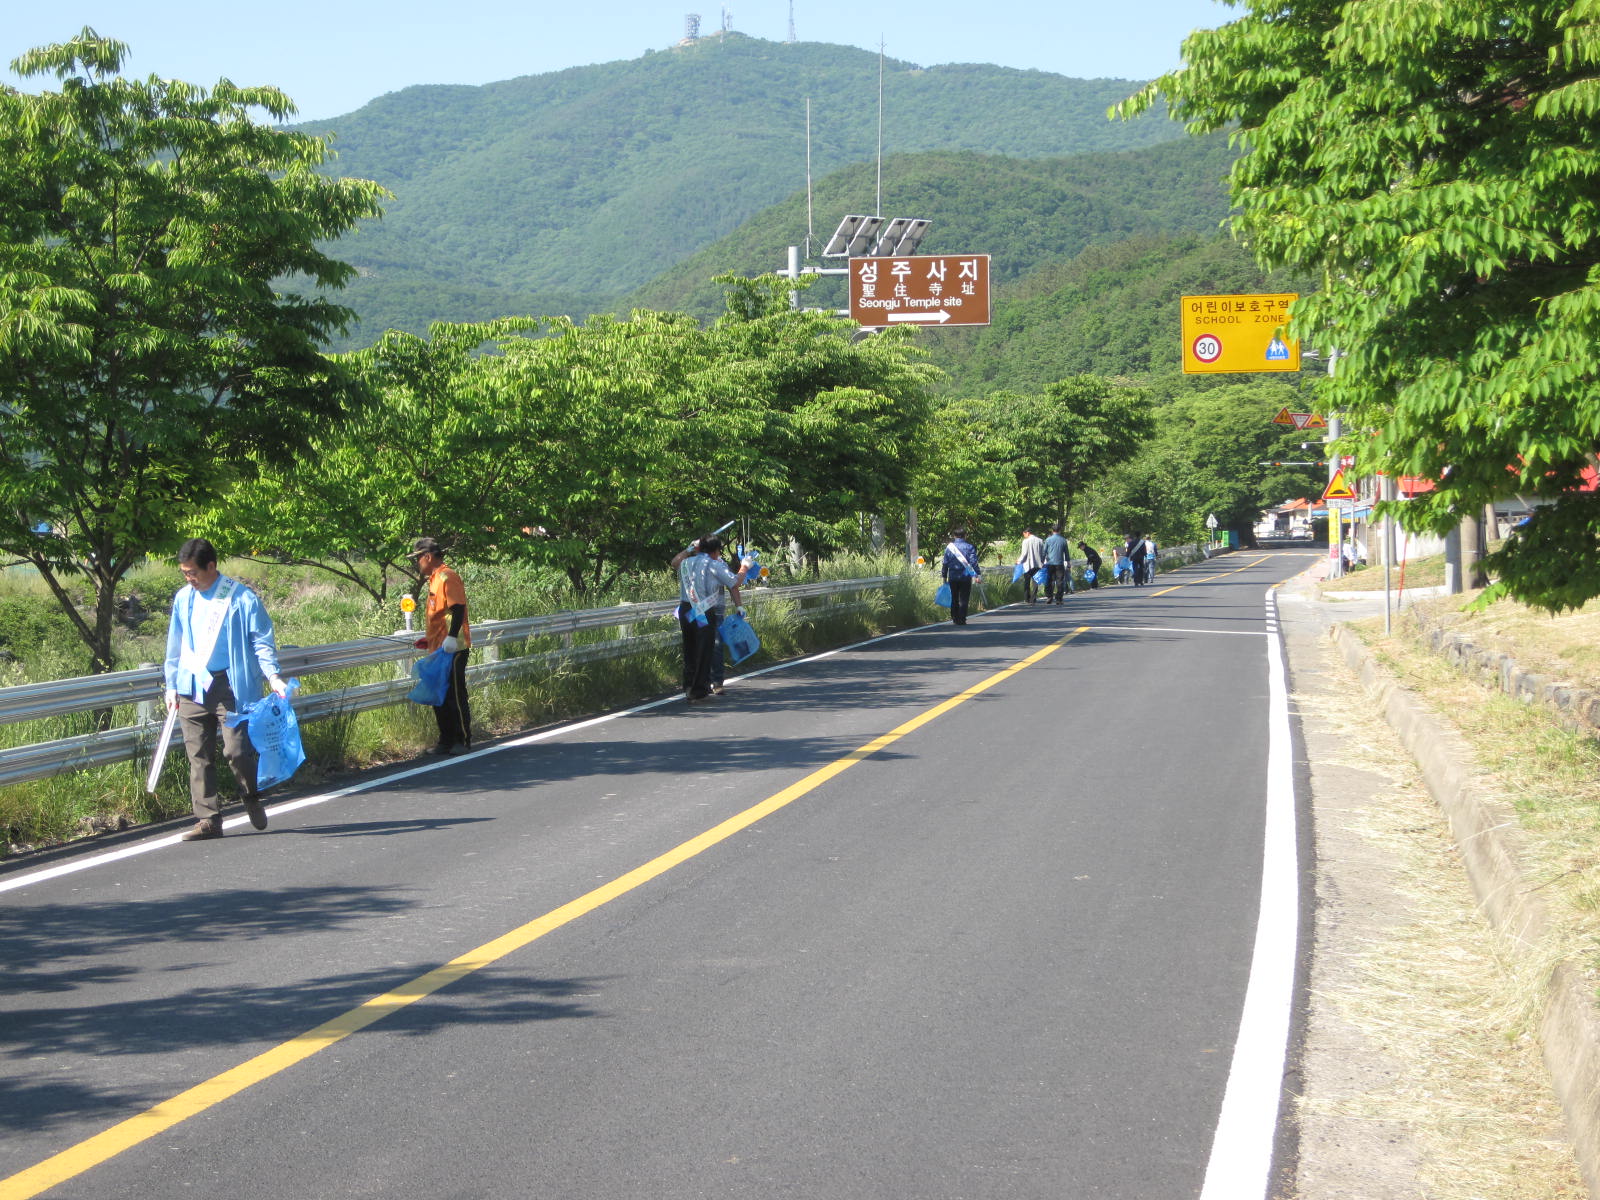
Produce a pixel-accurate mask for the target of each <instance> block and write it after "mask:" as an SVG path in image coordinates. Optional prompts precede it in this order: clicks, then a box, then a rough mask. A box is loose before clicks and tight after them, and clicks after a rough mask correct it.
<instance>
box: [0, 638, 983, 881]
mask: <svg viewBox="0 0 1600 1200" xmlns="http://www.w3.org/2000/svg"><path fill="white" fill-rule="evenodd" d="M980 615H981V614H980ZM945 624H946V622H944V621H935V622H932V623H931V624H928V625H914V626H912V627H911V628H910V629H898V630H896V631H895V632H893V633H885V634H881V635H880V636H878V637H874V638H868V639H867V640H866V641H864V642H852V643H851V644H850V645H848V646H837V647H835V648H834V649H832V650H824V651H822V652H821V653H820V654H811V655H807V656H806V657H805V658H794V659H790V660H789V661H787V662H781V663H774V664H773V665H772V666H770V667H762V668H761V669H760V670H759V671H750V672H748V673H747V674H744V675H735V676H732V677H731V678H732V679H735V680H742V679H755V678H756V677H757V676H760V675H770V674H771V673H772V672H774V671H787V670H789V669H790V668H792V667H799V666H804V665H805V664H807V663H814V662H820V661H821V660H823V659H825V658H832V657H833V656H834V655H835V654H843V653H845V652H846V651H847V650H859V649H861V648H862V647H863V646H871V645H874V644H876V643H878V642H886V641H889V640H890V639H891V638H897V637H906V636H908V635H909V634H913V633H922V632H924V631H926V630H929V629H939V628H942V627H943V626H944V625H945ZM682 703H683V697H682V696H679V695H672V696H666V697H663V698H662V699H660V700H650V701H647V702H646V703H644V704H636V705H634V706H633V707H632V708H625V709H621V710H620V711H618V712H612V713H605V714H603V715H601V716H598V717H589V718H587V719H586V720H582V721H575V722H573V723H571V724H568V725H556V726H553V727H551V728H549V729H543V730H540V731H539V732H538V733H530V734H527V735H525V736H523V737H519V738H513V739H511V740H510V741H506V742H496V743H495V744H494V745H492V746H485V747H484V748H483V749H482V750H474V751H472V752H471V753H469V754H457V755H454V756H453V757H450V758H441V759H436V760H434V761H432V762H427V763H422V764H420V765H419V766H415V767H409V768H407V769H406V770H403V771H396V772H394V773H393V774H388V775H381V776H379V777H377V778H375V779H368V780H365V781H364V782H362V783H354V784H351V785H350V786H349V787H343V788H339V789H338V790H337V791H332V792H323V793H321V794H320V795H316V796H304V797H302V798H300V799H299V800H287V801H285V802H284V803H282V804H272V812H273V814H274V815H279V814H282V813H289V812H294V811H295V810H296V809H298V808H311V807H313V806H314V805H318V804H326V803H327V802H328V801H330V800H339V799H342V798H343V797H345V796H351V795H354V794H355V793H357V792H365V791H369V790H370V789H372V788H375V787H384V786H387V785H388V784H391V783H395V782H397V781H399V780H402V779H410V778H412V777H413V776H415V775H426V774H427V773H428V772H429V771H439V770H442V769H444V768H445V767H447V766H453V765H454V764H456V763H461V762H466V761H467V760H469V759H473V758H481V757H482V756H483V755H486V754H498V753H500V752H501V751H502V750H513V749H518V748H520V747H523V746H531V745H533V744H535V743H536V742H543V741H548V740H549V739H550V738H554V737H560V736H562V735H564V734H568V733H576V732H578V731H579V730H582V729H589V728H592V727H593V726H595V725H604V724H605V723H606V722H607V721H616V720H619V719H621V718H622V717H631V716H633V715H634V714H635V713H642V712H648V711H650V710H651V709H652V708H661V707H662V706H663V705H667V704H682ZM247 820H248V818H247V817H245V816H243V815H240V816H235V817H229V818H228V819H227V820H226V821H224V822H223V823H222V827H223V828H224V829H233V828H236V827H238V826H240V825H243V824H245V823H246V821H247ZM182 841H183V835H182V834H181V833H174V834H170V835H169V836H167V837H162V838H155V839H154V840H152V841H148V842H137V843H135V844H134V845H132V846H124V847H122V848H121V849H120V850H108V851H106V852H105V853H104V854H92V855H89V856H87V857H85V858H81V859H74V860H73V861H71V862H65V863H59V864H57V865H56V866H53V867H42V868H40V869H39V870H37V871H29V872H27V873H25V874H22V875H17V876H15V877H13V878H10V879H0V892H10V891H15V890H16V889H17V888H23V887H27V886H28V885H30V884H35V883H44V882H46V881H47V880H51V879H59V878H60V877H61V876H63V875H71V874H73V873H75V872H77V871H87V870H89V869H90V868H91V867H102V866H107V865H109V864H110V863H114V862H118V861H120V860H121V859H124V858H133V857H134V856H136V855H139V854H148V853H150V852H151V851H152V850H160V849H163V848H164V847H167V846H176V845H178V844H180V843H181V842H182Z"/></svg>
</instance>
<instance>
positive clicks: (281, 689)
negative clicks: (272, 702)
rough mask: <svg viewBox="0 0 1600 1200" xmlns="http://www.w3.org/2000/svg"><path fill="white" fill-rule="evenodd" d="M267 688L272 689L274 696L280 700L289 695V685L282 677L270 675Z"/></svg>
mask: <svg viewBox="0 0 1600 1200" xmlns="http://www.w3.org/2000/svg"><path fill="white" fill-rule="evenodd" d="M267 686H268V687H269V688H271V689H272V694H273V695H274V696H276V697H278V698H279V699H280V700H281V699H283V697H285V696H287V695H288V694H289V685H288V684H286V683H285V682H284V681H283V676H281V675H268V676H267Z"/></svg>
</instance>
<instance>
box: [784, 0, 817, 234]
mask: <svg viewBox="0 0 1600 1200" xmlns="http://www.w3.org/2000/svg"><path fill="white" fill-rule="evenodd" d="M789 7H790V8H791V9H792V8H793V7H794V0H789ZM789 40H790V41H791V42H792V41H794V36H793V34H792V33H791V34H790V37H789ZM811 233H812V224H811V97H810V96H807V97H806V261H807V262H810V261H811Z"/></svg>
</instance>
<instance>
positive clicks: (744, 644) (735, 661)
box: [717, 613, 761, 666]
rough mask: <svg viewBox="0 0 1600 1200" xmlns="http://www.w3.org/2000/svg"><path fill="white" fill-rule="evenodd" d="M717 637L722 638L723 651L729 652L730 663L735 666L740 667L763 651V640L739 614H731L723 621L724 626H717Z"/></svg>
mask: <svg viewBox="0 0 1600 1200" xmlns="http://www.w3.org/2000/svg"><path fill="white" fill-rule="evenodd" d="M717 635H718V636H719V637H721V638H722V646H723V649H725V650H727V652H728V662H729V663H730V664H731V665H733V666H738V665H739V664H740V663H742V662H743V661H744V660H745V659H747V658H749V657H750V656H751V655H752V654H754V653H755V652H756V651H757V650H759V649H761V639H760V638H758V637H757V636H756V631H755V630H754V629H752V628H750V622H749V621H747V620H745V619H744V618H743V617H741V616H740V615H739V614H738V613H729V614H728V615H727V616H726V617H724V618H723V619H722V624H721V625H719V626H717Z"/></svg>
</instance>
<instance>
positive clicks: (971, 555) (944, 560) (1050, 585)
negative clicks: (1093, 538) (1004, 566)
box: [939, 525, 1157, 625]
mask: <svg viewBox="0 0 1600 1200" xmlns="http://www.w3.org/2000/svg"><path fill="white" fill-rule="evenodd" d="M1070 546H1071V543H1069V542H1068V541H1067V539H1066V536H1065V535H1064V534H1063V533H1062V532H1061V526H1059V525H1052V526H1051V527H1050V533H1049V536H1047V537H1043V538H1041V537H1039V536H1038V535H1037V534H1036V533H1034V532H1033V531H1032V530H1031V529H1024V530H1023V531H1022V545H1021V549H1020V550H1019V552H1018V554H1017V562H1016V565H1017V567H1018V568H1020V580H1021V583H1022V595H1023V601H1024V603H1027V604H1037V603H1039V601H1040V599H1041V598H1042V599H1043V600H1044V602H1045V603H1046V604H1063V603H1065V601H1066V597H1067V596H1070V595H1072V594H1073V593H1074V591H1076V589H1075V588H1074V586H1073V582H1072V558H1071V551H1070ZM1078 550H1079V551H1080V553H1081V554H1082V556H1083V561H1084V572H1083V582H1084V584H1085V586H1087V587H1090V588H1098V587H1099V586H1100V581H1101V578H1102V575H1101V571H1102V561H1103V560H1102V559H1101V557H1100V555H1099V553H1098V552H1097V551H1096V550H1095V548H1094V547H1093V546H1091V545H1089V544H1088V543H1087V542H1079V543H1078ZM1156 557H1157V551H1156V543H1155V539H1154V538H1153V537H1150V536H1149V535H1147V534H1137V535H1136V534H1130V535H1128V537H1127V538H1126V539H1125V540H1124V542H1123V544H1122V546H1120V547H1118V549H1117V555H1116V565H1115V566H1114V568H1113V570H1114V579H1115V580H1116V581H1117V582H1122V581H1123V580H1124V579H1126V580H1128V581H1130V582H1132V583H1134V584H1135V585H1137V586H1141V587H1142V586H1143V585H1144V584H1146V583H1149V582H1150V581H1151V580H1152V579H1154V578H1155V572H1156ZM939 572H940V578H941V579H942V580H943V582H944V583H945V584H946V586H948V587H949V589H950V620H951V622H952V623H953V624H956V625H965V624H966V623H967V612H968V607H969V604H970V600H971V595H972V583H973V580H975V579H978V578H980V577H981V575H982V571H981V570H980V568H979V566H978V552H977V550H976V549H975V548H974V547H973V545H972V543H971V542H969V541H968V540H967V531H966V530H965V529H957V530H955V531H954V532H952V533H951V535H950V541H949V543H948V544H947V545H946V546H945V548H944V554H943V555H942V556H941V558H940V563H939Z"/></svg>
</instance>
